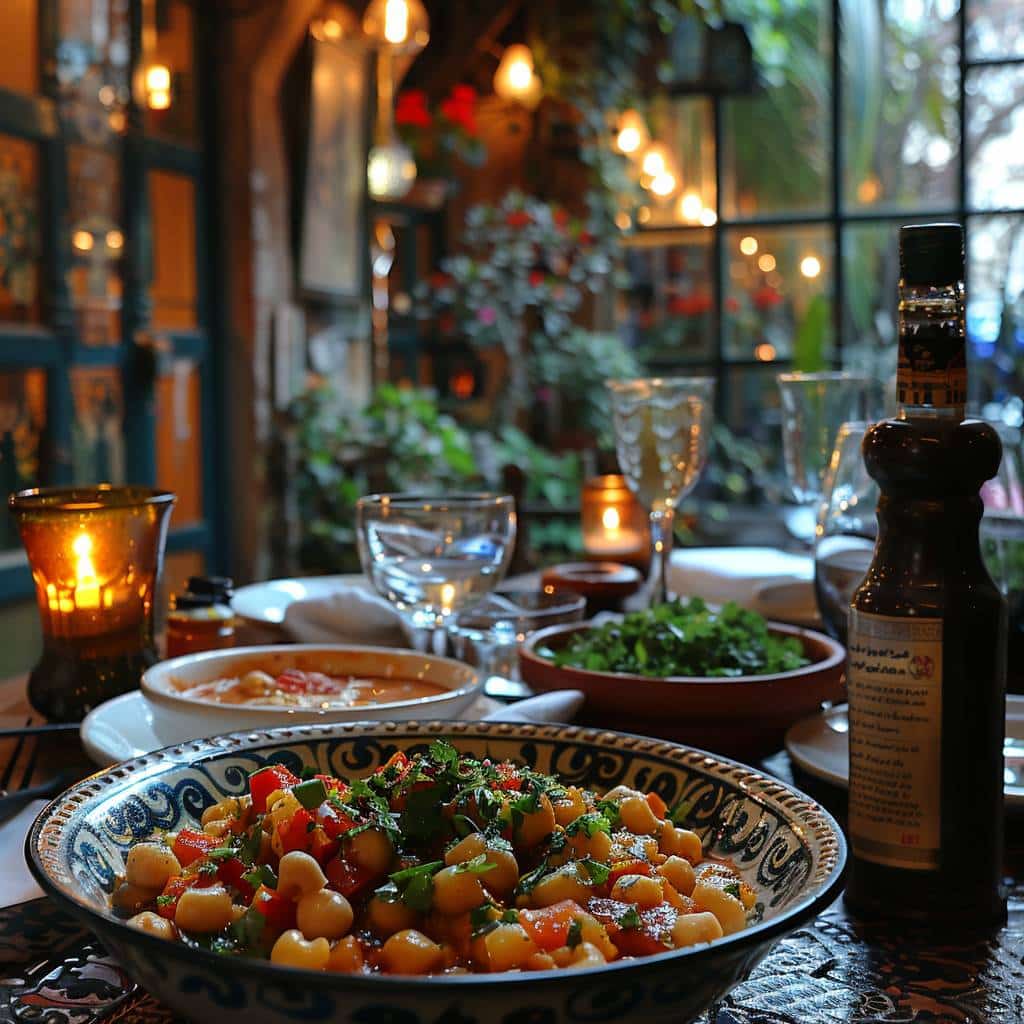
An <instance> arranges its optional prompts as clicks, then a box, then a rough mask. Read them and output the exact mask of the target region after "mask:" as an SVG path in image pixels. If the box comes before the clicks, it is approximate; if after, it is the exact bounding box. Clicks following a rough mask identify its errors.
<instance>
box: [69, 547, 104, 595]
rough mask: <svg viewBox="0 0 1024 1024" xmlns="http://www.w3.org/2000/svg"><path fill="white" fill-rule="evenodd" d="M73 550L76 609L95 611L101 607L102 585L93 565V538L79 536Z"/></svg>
mask: <svg viewBox="0 0 1024 1024" xmlns="http://www.w3.org/2000/svg"><path fill="white" fill-rule="evenodd" d="M71 550H72V551H74V553H75V607H76V608H77V609H79V610H80V611H85V610H95V609H97V608H99V606H100V600H101V595H100V583H99V580H98V579H96V567H95V566H94V565H93V563H92V537H90V536H89V534H87V533H82V534H79V535H78V536H77V537H76V538H75V540H74V543H73V544H72V545H71Z"/></svg>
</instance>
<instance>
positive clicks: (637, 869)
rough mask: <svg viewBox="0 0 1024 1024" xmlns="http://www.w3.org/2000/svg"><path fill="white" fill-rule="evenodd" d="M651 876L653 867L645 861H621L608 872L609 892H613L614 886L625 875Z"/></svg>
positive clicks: (634, 859)
mask: <svg viewBox="0 0 1024 1024" xmlns="http://www.w3.org/2000/svg"><path fill="white" fill-rule="evenodd" d="M650 874H651V866H650V864H648V863H647V861H645V860H638V859H636V858H633V859H631V860H620V861H618V862H617V863H615V864H614V865H612V869H611V871H609V872H608V883H607V884H608V891H609V892H611V891H612V886H614V885H615V883H616V881H617V880H618V879H620V878H621V877H622V876H623V875H647V876H648V877H650Z"/></svg>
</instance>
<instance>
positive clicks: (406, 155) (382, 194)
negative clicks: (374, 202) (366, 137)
mask: <svg viewBox="0 0 1024 1024" xmlns="http://www.w3.org/2000/svg"><path fill="white" fill-rule="evenodd" d="M415 181H416V161H415V160H413V158H412V153H410V152H409V150H408V148H407V147H405V146H403V145H402V144H401V143H400V142H391V143H387V144H386V145H383V146H374V147H373V149H371V150H370V156H369V158H368V159H367V161H366V184H367V187H368V188H369V190H370V195H371V196H373V198H374V199H401V198H402V196H404V195H405V194H406V193H407V192H408V191H409V189H411V188H412V186H413V182H415Z"/></svg>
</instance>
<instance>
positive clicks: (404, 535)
mask: <svg viewBox="0 0 1024 1024" xmlns="http://www.w3.org/2000/svg"><path fill="white" fill-rule="evenodd" d="M356 537H357V543H358V547H359V560H360V562H361V563H362V566H363V571H364V572H365V573H366V575H367V576H368V577H369V578H370V581H371V582H372V583H373V586H374V588H375V589H376V590H377V592H378V593H379V594H381V595H382V596H383V597H385V598H387V600H388V601H390V602H391V604H392V605H394V607H395V608H396V609H398V611H399V612H401V614H402V616H403V618H404V619H405V621H406V622H407V623H408V624H409V626H410V627H411V629H412V632H413V638H414V643H415V645H416V647H417V649H418V650H426V649H427V648H428V646H430V643H431V640H432V639H433V638H434V635H435V633H436V632H437V631H438V630H444V629H446V628H447V627H448V625H450V623H451V622H452V621H453V616H454V615H456V614H457V613H458V612H460V611H462V610H463V609H465V608H468V607H470V606H472V605H473V604H474V603H475V602H477V601H479V600H480V599H481V598H482V597H483V596H484V595H485V594H487V593H489V592H490V591H491V590H493V589H494V588H495V587H496V586H497V585H498V583H499V582H500V581H501V579H502V578H503V577H504V575H505V572H506V570H507V569H508V565H509V562H510V561H511V559H512V548H513V545H514V543H515V537H516V512H515V502H514V501H513V499H512V497H511V496H510V495H507V494H454V495H451V496H448V497H441V496H436V495H423V494H370V495H367V496H366V497H363V498H360V499H359V501H358V502H356Z"/></svg>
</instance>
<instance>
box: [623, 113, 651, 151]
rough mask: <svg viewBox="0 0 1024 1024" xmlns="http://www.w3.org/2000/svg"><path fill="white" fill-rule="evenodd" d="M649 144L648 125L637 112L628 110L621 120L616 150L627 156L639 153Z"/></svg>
mask: <svg viewBox="0 0 1024 1024" xmlns="http://www.w3.org/2000/svg"><path fill="white" fill-rule="evenodd" d="M646 143H647V125H646V124H644V119H643V118H642V117H641V116H640V114H639V113H638V112H637V111H636V110H627V111H626V112H625V113H624V114H623V115H622V117H621V118H619V131H618V134H617V135H616V136H615V148H616V149H617V150H618V151H619V152H620V153H624V154H625V155H626V156H632V155H633V154H635V153H638V152H639V151H640V150H641V149H642V148H643V147H644V145H646Z"/></svg>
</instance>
